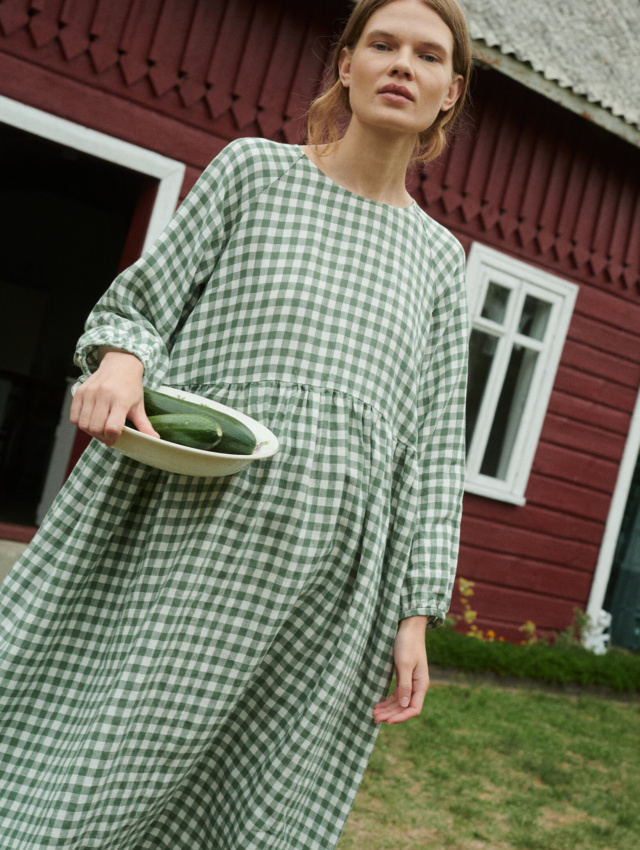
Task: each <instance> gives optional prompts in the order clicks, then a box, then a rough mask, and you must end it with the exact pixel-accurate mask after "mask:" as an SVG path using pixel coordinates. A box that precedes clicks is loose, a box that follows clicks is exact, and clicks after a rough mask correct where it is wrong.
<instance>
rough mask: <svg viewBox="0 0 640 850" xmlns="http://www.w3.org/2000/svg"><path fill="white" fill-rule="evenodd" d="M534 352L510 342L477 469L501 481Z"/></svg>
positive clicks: (528, 384)
mask: <svg viewBox="0 0 640 850" xmlns="http://www.w3.org/2000/svg"><path fill="white" fill-rule="evenodd" d="M537 359H538V353H537V352H536V351H531V349H529V348H524V347H523V346H520V345H514V347H513V351H512V352H511V358H510V360H509V368H508V369H507V374H506V376H505V380H504V384H503V386H502V392H501V393H500V400H499V402H498V407H497V408H496V413H495V418H494V420H493V425H492V427H491V434H490V435H489V442H488V443H487V449H486V451H485V455H484V458H483V460H482V466H481V467H480V472H481V473H482V474H483V475H490V476H491V477H493V478H499V479H500V480H502V481H504V480H505V479H506V477H507V471H508V468H509V461H510V460H511V455H512V453H513V447H514V445H515V441H516V437H517V435H518V429H519V427H520V423H521V421H522V413H523V411H524V408H525V405H526V403H527V398H528V396H529V390H530V388H531V382H532V380H533V374H534V371H535V367H536V362H537Z"/></svg>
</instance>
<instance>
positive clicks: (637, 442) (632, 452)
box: [587, 392, 640, 620]
mask: <svg viewBox="0 0 640 850" xmlns="http://www.w3.org/2000/svg"><path fill="white" fill-rule="evenodd" d="M639 455H640V392H638V398H637V399H636V406H635V410H634V412H633V416H632V418H631V424H630V426H629V434H628V435H627V442H626V445H625V447H624V453H623V455H622V460H621V461H620V468H619V470H618V480H617V481H616V488H615V490H614V491H613V498H612V499H611V505H610V507H609V516H608V517H607V524H606V526H605V530H604V537H603V538H602V544H601V546H600V555H599V556H598V563H597V565H596V571H595V573H594V575H593V582H592V584H591V593H590V595H589V604H588V605H587V614H588V615H589V616H590V617H591V619H592V620H595V619H596V618H597V616H598V614H599V612H600V610H601V609H602V604H603V602H604V597H605V594H606V592H607V585H608V584H609V576H610V575H611V567H612V566H613V558H614V555H615V552H616V545H617V543H618V536H619V534H620V526H621V525H622V520H623V518H624V511H625V508H626V506H627V499H628V498H629V490H630V489H631V481H632V480H633V473H634V471H635V468H636V463H637V462H638V456H639Z"/></svg>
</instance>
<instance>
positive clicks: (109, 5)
mask: <svg viewBox="0 0 640 850" xmlns="http://www.w3.org/2000/svg"><path fill="white" fill-rule="evenodd" d="M29 11H30V12H31V14H29ZM343 13H344V7H343V4H342V3H341V2H340V0H328V2H325V3H323V4H318V5H317V6H316V5H315V4H314V6H313V8H309V7H308V6H307V7H304V8H301V5H300V4H299V3H296V2H294V0H280V2H273V0H109V2H107V0H86V2H85V3H77V2H70V0H50V2H47V3H44V4H40V5H37V4H36V5H35V6H34V5H33V4H29V2H28V0H4V2H2V3H0V53H1V54H4V55H6V56H14V57H16V58H19V59H22V60H23V61H24V62H26V63H27V64H29V65H33V66H39V67H40V68H43V69H47V70H48V71H50V72H52V73H53V74H56V75H57V76H58V77H59V81H58V82H59V83H62V81H63V80H75V81H76V82H79V83H82V84H84V85H86V86H88V87H90V88H91V89H93V90H95V91H103V92H105V93H109V94H112V95H115V96H116V97H117V98H119V99H122V100H126V101H129V102H132V103H136V104H139V105H140V106H142V107H143V108H144V109H145V110H149V111H150V112H153V113H154V114H156V115H162V116H166V117H167V118H173V119H174V120H176V121H178V122H180V124H182V125H191V126H195V127H198V128H200V129H202V130H204V131H205V132H206V133H209V134H212V135H216V136H218V137H221V138H224V139H227V140H230V139H233V138H236V137H238V136H245V135H263V134H266V135H268V136H270V137H272V138H276V139H279V140H282V141H285V140H288V141H300V140H301V138H302V134H303V131H304V127H303V124H301V122H300V120H299V119H300V115H301V113H302V112H303V111H304V107H305V106H306V105H307V103H308V102H309V99H310V97H312V96H313V94H314V92H315V89H316V87H317V85H318V80H319V77H320V74H321V70H322V67H323V63H324V58H325V56H326V52H327V50H328V48H329V46H330V45H329V40H328V38H327V34H328V33H330V32H331V30H332V26H333V22H334V21H335V19H336V18H337V17H339V16H340V15H341V14H343ZM71 60H72V61H71ZM14 67H17V66H14ZM59 87H60V86H59ZM11 88H12V89H13V90H14V91H15V89H16V88H20V87H19V86H15V85H14V86H11ZM0 91H5V85H4V83H0ZM21 91H22V96H21V98H20V99H22V100H24V102H26V103H31V104H33V105H36V103H34V98H35V99H37V97H36V93H35V92H33V91H32V90H30V89H28V87H27V85H26V84H25V85H23V86H22V87H21ZM44 108H46V106H45V107H44ZM52 108H53V107H52ZM83 123H87V124H89V125H90V126H92V125H93V121H92V120H91V118H90V116H85V121H84V122H83ZM139 129H140V128H139V127H138V124H135V125H134V126H133V128H130V127H127V126H125V125H124V124H123V125H122V126H121V128H120V132H119V133H117V134H116V135H121V136H122V137H124V134H127V133H129V132H133V134H134V135H135V133H137V132H139ZM148 146H149V147H152V148H156V145H154V144H151V145H148ZM156 149H157V148H156ZM187 162H189V163H190V164H193V165H198V166H200V167H203V166H204V165H206V161H203V160H201V159H188V158H187Z"/></svg>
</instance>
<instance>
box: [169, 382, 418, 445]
mask: <svg viewBox="0 0 640 850" xmlns="http://www.w3.org/2000/svg"><path fill="white" fill-rule="evenodd" d="M170 386H172V387H174V388H175V389H177V390H184V391H185V392H192V393H196V394H197V393H198V392H200V393H201V392H202V391H203V390H204V389H205V388H206V389H211V390H217V389H224V388H225V387H229V388H232V389H234V390H238V389H239V390H242V389H245V388H246V389H248V388H250V387H282V388H290V389H296V388H297V389H299V390H311V391H313V392H317V393H322V394H324V395H338V396H342V397H343V398H348V399H352V400H353V401H357V402H359V403H360V404H364V405H366V406H367V407H368V408H370V409H371V410H372V411H373V412H374V413H375V414H376V415H377V416H379V417H380V419H382V420H383V421H384V422H385V423H386V424H387V425H388V426H389V428H390V430H391V431H392V433H393V435H394V438H395V441H396V442H397V443H399V444H400V445H401V446H404V447H405V448H407V449H409V450H411V451H416V447H415V445H413V444H412V443H409V442H408V441H407V440H404V439H402V437H399V436H398V434H397V432H396V429H395V428H394V426H393V423H392V422H391V420H390V418H389V415H388V414H387V413H385V412H384V411H383V410H382V409H381V408H380V407H379V406H378V405H376V404H374V403H373V402H371V401H367V400H366V399H364V398H362V397H361V396H359V395H358V393H356V392H353V390H351V389H344V388H342V387H326V386H322V385H319V384H312V383H306V382H304V381H300V382H294V381H278V380H276V379H268V380H263V381H238V382H236V381H233V382H231V381H220V382H219V383H213V384H207V383H184V382H181V383H176V384H171V385H170Z"/></svg>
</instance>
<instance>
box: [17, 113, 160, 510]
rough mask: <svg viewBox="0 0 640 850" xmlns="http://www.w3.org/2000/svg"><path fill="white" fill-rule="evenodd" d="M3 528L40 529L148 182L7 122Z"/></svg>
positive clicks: (141, 177) (115, 166) (131, 173)
mask: <svg viewBox="0 0 640 850" xmlns="http://www.w3.org/2000/svg"><path fill="white" fill-rule="evenodd" d="M0 154H1V156H2V180H1V182H0V233H2V251H1V252H0V522H2V523H13V524H17V525H34V524H35V522H36V510H37V506H38V504H39V501H40V497H41V494H42V489H43V485H44V481H45V478H46V474H47V469H48V467H49V463H50V460H51V453H52V448H53V445H54V436H55V432H56V428H57V426H58V423H59V421H60V417H61V411H62V408H63V404H64V402H65V397H66V395H67V393H68V385H69V378H70V377H73V376H76V375H77V374H78V370H77V369H76V367H75V366H74V365H73V362H72V356H73V351H74V347H75V342H76V340H77V338H78V337H79V336H80V334H81V333H82V328H83V324H84V321H85V319H86V317H87V315H88V313H89V312H90V310H91V308H92V307H93V305H94V304H95V302H96V300H97V299H98V298H99V297H100V295H101V294H102V293H103V292H104V290H105V289H106V288H107V286H108V285H109V284H110V282H111V281H112V280H113V278H114V277H115V275H116V274H117V272H118V270H119V265H120V260H121V256H122V253H123V249H124V246H125V242H126V239H127V235H128V233H129V229H130V226H131V222H132V218H133V216H134V214H135V210H136V204H137V202H138V198H139V197H140V195H141V194H142V193H143V191H145V190H147V189H148V184H149V178H147V177H145V176H144V175H141V174H138V173H137V172H133V171H130V170H128V169H124V168H121V167H119V166H117V165H113V164H111V163H108V162H105V161H104V160H100V159H97V158H95V157H92V156H89V155H87V154H84V153H81V152H78V151H76V150H73V149H70V148H67V147H64V146H62V145H59V144H56V143H54V142H50V141H47V140H45V139H42V138H40V137H39V136H34V135H31V134H29V133H25V132H23V131H21V130H18V129H15V128H13V127H9V126H7V125H4V124H0Z"/></svg>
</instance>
